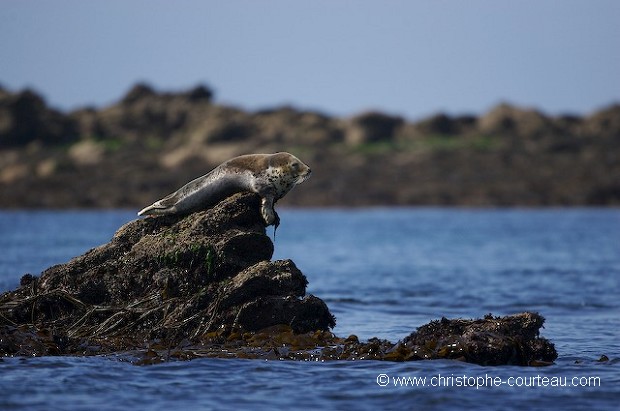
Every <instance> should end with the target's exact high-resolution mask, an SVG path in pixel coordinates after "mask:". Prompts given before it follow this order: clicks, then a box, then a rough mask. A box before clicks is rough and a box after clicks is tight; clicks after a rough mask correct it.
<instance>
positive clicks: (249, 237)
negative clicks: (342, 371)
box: [0, 193, 557, 365]
mask: <svg viewBox="0 0 620 411" xmlns="http://www.w3.org/2000/svg"><path fill="white" fill-rule="evenodd" d="M259 207H260V198H259V197H258V196H257V195H255V194H249V193H244V194H237V195H234V196H232V197H230V198H228V199H226V200H224V201H222V202H220V203H219V204H217V205H216V206H215V207H213V208H212V209H210V210H205V211H201V212H197V213H193V214H191V215H189V216H183V217H177V216H164V217H157V218H146V219H141V220H135V221H132V222H130V223H127V224H126V225H124V226H123V227H121V228H120V229H119V230H118V231H117V232H116V234H115V235H114V237H113V238H112V240H111V241H110V242H109V243H107V244H105V245H102V246H100V247H97V248H94V249H92V250H90V251H88V252H87V253H85V254H84V255H82V256H79V257H76V258H74V259H72V260H71V261H69V262H67V263H65V264H61V265H57V266H54V267H51V268H49V269H47V270H45V271H44V272H43V273H42V275H41V276H40V277H39V278H37V277H34V276H32V275H25V276H24V277H23V278H22V281H21V283H20V287H19V288H18V289H17V290H15V291H11V292H7V293H4V294H3V295H1V296H0V355H18V356H31V355H95V354H105V353H112V352H114V353H119V352H124V353H126V354H127V355H128V356H130V357H131V358H132V359H133V360H134V361H136V362H137V363H140V364H149V363H155V362H160V361H167V360H170V359H190V358H195V357H205V356H207V357H222V358H229V357H232V358H274V359H275V358H277V359H295V360H311V359H314V360H352V359H375V360H388V361H407V360H419V359H435V358H452V359H460V360H464V361H468V362H474V363H479V364H487V365H497V364H517V365H531V364H533V363H534V362H537V363H540V362H544V363H549V362H551V361H553V360H555V358H556V356H557V354H556V352H555V349H554V347H553V344H552V343H550V342H549V341H547V340H546V339H544V338H539V337H538V330H539V329H540V327H542V324H543V321H544V319H543V318H542V317H541V316H540V315H538V314H533V313H524V314H520V315H515V316H509V317H503V318H499V317H497V318H493V317H491V316H487V317H485V318H484V319H482V320H447V319H442V320H441V321H433V322H431V323H430V324H427V325H425V326H423V327H420V328H419V329H418V330H417V331H416V332H414V333H412V334H411V335H410V336H408V337H406V338H405V339H403V340H402V341H400V342H398V343H396V344H393V343H390V342H389V341H384V340H378V339H371V340H369V341H368V342H359V341H358V339H357V338H356V337H355V336H351V337H349V338H346V339H343V338H339V337H337V336H335V335H334V334H332V332H331V331H330V329H331V328H333V327H334V326H335V318H334V317H333V315H332V314H331V313H330V312H329V309H328V307H327V305H326V304H325V303H324V302H323V301H322V300H321V299H319V298H317V297H315V296H312V295H306V285H307V280H306V277H305V276H304V275H303V274H302V273H301V272H300V271H299V269H298V268H297V267H296V266H295V264H294V263H293V262H292V261H291V260H280V261H270V259H271V257H272V255H273V243H272V242H271V240H270V239H269V237H268V236H267V235H266V232H265V226H264V223H263V220H262V217H261V215H260V212H259Z"/></svg>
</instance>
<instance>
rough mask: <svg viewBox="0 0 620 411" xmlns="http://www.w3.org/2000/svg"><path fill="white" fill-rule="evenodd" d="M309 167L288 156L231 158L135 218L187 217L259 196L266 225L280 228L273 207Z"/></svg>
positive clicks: (304, 178) (306, 175)
mask: <svg viewBox="0 0 620 411" xmlns="http://www.w3.org/2000/svg"><path fill="white" fill-rule="evenodd" d="M311 172H312V171H311V170H310V167H308V166H307V165H306V164H304V163H303V162H302V161H301V160H299V159H298V158H297V157H295V156H294V155H292V154H290V153H285V152H281V153H275V154H247V155H243V156H239V157H234V158H232V159H230V160H228V161H225V162H224V163H222V164H220V165H219V166H217V167H215V168H214V169H213V170H211V171H210V172H209V173H207V174H205V175H203V176H202V177H198V178H197V179H195V180H192V181H190V182H189V183H187V184H185V185H184V186H183V187H181V188H179V189H178V190H177V191H175V192H174V193H171V194H169V195H167V196H166V197H164V198H162V199H161V200H157V201H155V202H154V203H153V204H151V205H150V206H148V207H145V208H143V209H142V210H140V212H139V213H138V215H139V216H142V215H150V216H158V215H169V214H189V213H191V212H194V211H198V210H203V209H205V208H207V207H209V206H212V205H214V204H216V203H217V202H218V201H220V200H223V199H224V198H226V197H228V196H230V195H232V194H235V193H238V192H245V191H249V192H253V193H257V194H258V195H260V196H261V198H262V200H261V215H262V216H263V219H264V220H265V223H266V224H267V225H274V226H275V227H276V228H277V227H278V225H279V224H280V218H279V217H278V214H277V213H276V212H275V210H274V208H273V206H274V204H275V203H276V202H277V201H278V200H279V199H281V198H282V197H284V195H285V194H286V193H288V192H289V191H290V190H291V189H292V188H293V187H295V186H296V185H297V184H301V183H302V182H304V181H305V180H306V179H308V177H310V174H311Z"/></svg>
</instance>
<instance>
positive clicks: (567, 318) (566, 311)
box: [0, 208, 620, 410]
mask: <svg viewBox="0 0 620 411" xmlns="http://www.w3.org/2000/svg"><path fill="white" fill-rule="evenodd" d="M279 213H280V216H281V218H282V225H281V226H280V228H279V229H278V231H277V235H276V238H275V250H276V252H275V255H274V259H285V258H290V259H292V260H293V261H294V262H295V263H296V264H297V266H298V267H299V268H300V269H301V270H302V272H303V273H304V274H305V275H306V276H307V278H308V281H309V285H308V293H311V294H314V295H316V296H318V297H320V298H322V299H323V300H324V301H325V302H326V303H327V305H328V306H329V307H330V309H331V311H332V313H333V314H334V315H335V316H336V317H337V326H336V328H335V329H334V333H335V334H337V335H339V336H343V337H346V336H348V335H350V334H356V335H357V336H358V337H359V338H360V339H368V338H371V337H379V338H385V339H389V340H391V341H396V340H399V339H401V338H403V337H405V336H406V335H408V334H409V333H410V332H411V331H413V330H415V328H416V327H418V326H420V325H423V324H425V323H427V322H429V321H430V320H433V319H439V318H441V317H442V316H445V317H448V318H456V317H462V318H478V317H482V316H484V315H485V314H487V313H492V314H494V315H508V314H515V313H519V312H523V311H538V312H539V313H541V314H542V315H543V316H544V317H545V318H546V323H545V328H544V329H543V330H542V333H541V334H542V335H543V336H545V337H547V338H549V339H550V340H551V341H552V342H554V343H555V345H556V348H557V351H558V353H559V358H558V359H557V361H556V363H555V364H554V365H552V366H549V367H543V368H529V367H516V366H502V367H483V366H478V365H472V364H466V363H461V362H457V361H443V360H441V361H418V362H410V363H388V362H379V361H350V362H324V363H323V362H286V361H263V360H223V359H197V360H193V361H188V362H171V363H166V364H160V365H150V366H134V365H131V364H129V363H127V362H124V361H121V360H119V359H118V358H116V357H114V356H109V357H88V358H80V357H77V358H76V357H43V358H4V359H0V410H170V409H176V410H185V409H192V410H194V409H195V410H211V409H214V410H218V409H309V408H314V409H341V410H345V409H362V410H363V409H368V410H377V409H427V410H433V409H436V410H463V409H484V410H497V409H502V410H523V409H563V410H577V409H592V410H618V409H620V408H619V407H620V405H619V404H620V210H618V209H543V210H540V209H460V208H456V209H452V208H446V209H443V208H396V209H394V208H375V209H352V210H351V209H347V210H334V209H327V210H325V209H320V210H314V209H280V210H279ZM133 218H135V212H134V211H126V210H119V211H88V212H85V211H62V212H30V211H3V212H0V292H2V291H6V290H10V289H13V288H15V287H16V286H17V284H18V283H19V279H20V277H21V275H23V274H24V273H32V274H37V275H38V274H39V273H40V272H41V271H42V270H43V269H45V268H47V267H49V266H51V265H53V264H58V263H62V262H65V261H67V260H69V259H70V258H71V257H73V256H77V255H80V254H82V253H83V252H85V251H86V250H88V249H90V248H92V247H94V246H97V245H99V244H103V243H105V242H107V241H108V240H109V239H110V238H111V237H112V235H113V234H114V232H115V231H116V229H117V228H119V227H120V226H121V225H122V224H124V223H125V222H127V221H129V220H131V219H133ZM269 234H270V235H271V236H273V231H272V230H271V229H270V230H269ZM603 356H606V357H607V358H609V360H607V361H599V360H600V359H601V358H602V357H603ZM602 359H603V360H604V359H605V358H604V357H603V358H602ZM405 384H406V385H405ZM562 385H563V386H562Z"/></svg>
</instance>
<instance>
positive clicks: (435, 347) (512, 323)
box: [402, 312, 557, 365]
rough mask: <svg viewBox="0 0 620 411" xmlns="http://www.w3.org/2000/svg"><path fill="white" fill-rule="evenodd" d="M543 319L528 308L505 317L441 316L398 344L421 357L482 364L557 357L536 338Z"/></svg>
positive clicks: (549, 360)
mask: <svg viewBox="0 0 620 411" xmlns="http://www.w3.org/2000/svg"><path fill="white" fill-rule="evenodd" d="M544 321H545V319H544V318H543V317H542V316H541V315H539V314H536V313H529V312H528V313H522V314H517V315H513V316H507V317H493V316H492V315H491V314H489V315H487V316H485V317H484V318H483V319H478V320H461V319H458V320H448V319H446V318H442V319H441V320H437V321H432V322H431V323H429V324H426V325H424V326H422V327H420V328H418V330H417V331H415V332H413V333H411V335H409V336H408V337H407V338H405V339H404V340H403V342H402V346H403V347H404V348H406V349H408V350H410V352H411V355H413V356H416V357H419V358H422V359H426V358H449V359H460V360H463V361H466V362H472V363H476V364H482V365H500V364H511V365H529V364H530V363H532V362H534V361H537V362H541V361H545V362H551V361H554V360H555V359H556V357H557V353H556V351H555V347H554V345H553V344H552V343H551V342H549V341H548V340H546V339H544V338H539V331H540V329H541V328H542V326H543V323H544Z"/></svg>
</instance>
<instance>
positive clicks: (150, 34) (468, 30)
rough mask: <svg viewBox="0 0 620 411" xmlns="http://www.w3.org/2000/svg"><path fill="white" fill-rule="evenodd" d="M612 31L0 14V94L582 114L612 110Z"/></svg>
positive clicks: (536, 17) (456, 19)
mask: <svg viewBox="0 0 620 411" xmlns="http://www.w3.org/2000/svg"><path fill="white" fill-rule="evenodd" d="M619 22H620V1H616V0H581V1H575V0H553V1H551V0H518V1H500V0H467V1H460V0H453V1H450V0H443V1H442V0H427V1H413V0H411V1H405V0H401V1H396V0H376V1H368V0H357V1H342V0H313V1H293V0H278V1H272V0H226V1H190V0H175V1H170V0H167V1H166V0H107V1H89V0H56V1H34V0H0V85H2V86H4V87H5V88H8V89H10V90H18V89H21V88H23V87H26V86H28V87H32V88H34V89H35V90H37V91H39V92H41V93H42V94H43V95H44V96H45V98H46V99H47V101H48V102H49V103H51V104H52V105H54V106H56V107H58V108H61V109H73V108H77V107H80V106H84V105H95V106H98V107H101V106H104V105H107V104H111V103H113V102H115V101H117V100H118V99H120V98H121V96H122V95H123V94H124V93H125V92H126V91H127V90H128V88H129V87H130V86H131V85H133V84H134V83H135V82H137V81H145V82H147V83H150V84H151V85H153V86H154V87H155V88H156V89H158V90H162V91H163V90H180V89H187V88H190V87H192V86H194V85H196V84H198V83H205V84H208V85H209V86H211V87H212V88H213V89H214V90H215V92H216V101H218V102H221V103H227V104H233V105H236V106H240V107H243V108H247V109H251V110H254V109H260V108H268V107H274V106H278V105H282V104H292V105H294V106H296V107H299V108H302V109H316V110H320V111H324V112H327V113H330V114H336V115H352V114H356V113H359V112H361V111H364V110H368V109H379V110H382V111H385V112H388V113H392V114H399V115H403V116H406V117H408V118H409V119H412V120H415V119H419V118H421V117H425V116H428V115H430V114H433V113H435V112H438V111H447V112H449V113H451V114H460V113H473V114H480V113H483V112H485V111H487V110H488V109H490V108H491V107H492V106H493V105H495V104H497V103H498V102H500V101H508V102H511V103H514V104H517V105H520V106H527V107H536V108H538V109H541V110H543V111H545V112H547V113H549V114H558V113H576V114H587V113H590V112H592V111H594V110H596V109H599V108H601V107H603V106H605V105H608V104H610V103H612V102H618V101H620V23H619Z"/></svg>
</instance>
